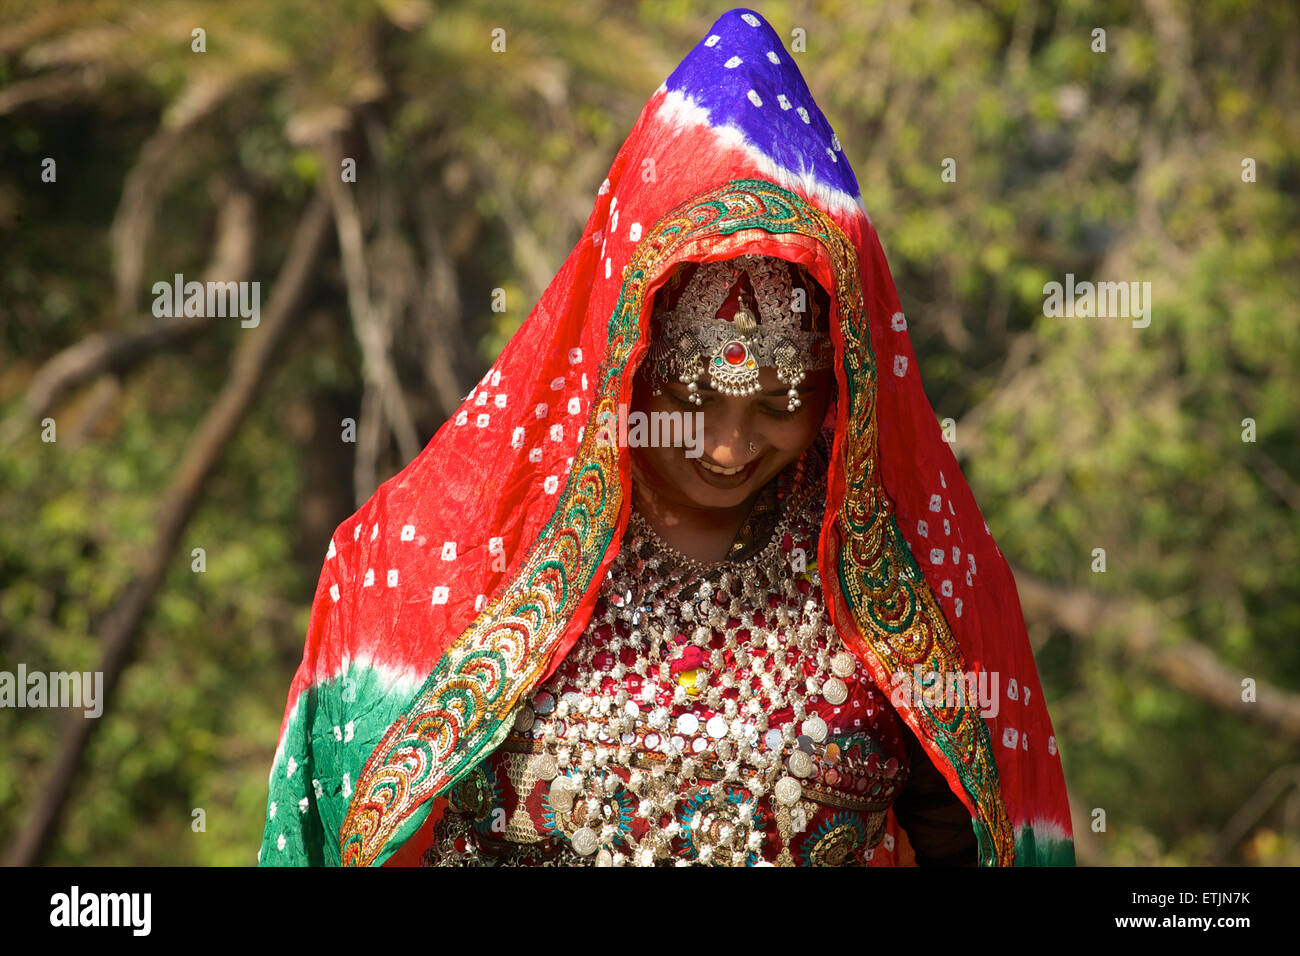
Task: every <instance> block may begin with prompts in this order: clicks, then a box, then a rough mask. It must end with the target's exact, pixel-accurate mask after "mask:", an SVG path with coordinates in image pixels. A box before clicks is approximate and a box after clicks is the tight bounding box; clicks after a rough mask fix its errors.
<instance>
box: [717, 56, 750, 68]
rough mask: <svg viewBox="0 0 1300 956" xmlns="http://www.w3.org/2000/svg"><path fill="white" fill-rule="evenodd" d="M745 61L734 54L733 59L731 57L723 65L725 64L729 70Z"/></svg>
mask: <svg viewBox="0 0 1300 956" xmlns="http://www.w3.org/2000/svg"><path fill="white" fill-rule="evenodd" d="M744 62H745V61H744V60H742V59H741V58H740V57H738V56H733V57H732V58H731V59H729V60H728V61H727V62H726V63H724V64H722V65H723V66H725V67H726V68H727V69H728V70H734V69H735V68H736V67H738V66H740V64H742V63H744Z"/></svg>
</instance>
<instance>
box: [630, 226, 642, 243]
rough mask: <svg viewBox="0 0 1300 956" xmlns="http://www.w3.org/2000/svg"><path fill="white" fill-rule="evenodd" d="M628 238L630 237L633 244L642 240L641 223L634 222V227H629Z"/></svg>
mask: <svg viewBox="0 0 1300 956" xmlns="http://www.w3.org/2000/svg"><path fill="white" fill-rule="evenodd" d="M627 237H628V239H630V240H632V241H633V242H637V241H638V240H640V238H641V223H639V222H634V223H632V225H630V226H629V227H628V230H627Z"/></svg>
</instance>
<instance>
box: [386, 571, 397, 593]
mask: <svg viewBox="0 0 1300 956" xmlns="http://www.w3.org/2000/svg"><path fill="white" fill-rule="evenodd" d="M388 586H389V587H390V588H395V587H397V568H389V569H388Z"/></svg>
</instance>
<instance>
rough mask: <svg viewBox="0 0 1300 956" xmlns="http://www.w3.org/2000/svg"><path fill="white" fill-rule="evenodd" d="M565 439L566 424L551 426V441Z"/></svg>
mask: <svg viewBox="0 0 1300 956" xmlns="http://www.w3.org/2000/svg"><path fill="white" fill-rule="evenodd" d="M563 440H564V426H563V425H552V426H551V441H563Z"/></svg>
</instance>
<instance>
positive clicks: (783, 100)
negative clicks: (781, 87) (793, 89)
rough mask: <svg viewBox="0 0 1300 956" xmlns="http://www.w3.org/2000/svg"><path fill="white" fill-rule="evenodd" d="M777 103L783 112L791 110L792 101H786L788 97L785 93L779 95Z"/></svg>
mask: <svg viewBox="0 0 1300 956" xmlns="http://www.w3.org/2000/svg"><path fill="white" fill-rule="evenodd" d="M776 103H777V105H778V106H780V107H781V109H783V110H788V109H789V108H790V101H789V100H788V99H786V95H785V94H784V93H779V94H777V97H776Z"/></svg>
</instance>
